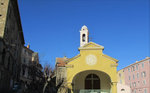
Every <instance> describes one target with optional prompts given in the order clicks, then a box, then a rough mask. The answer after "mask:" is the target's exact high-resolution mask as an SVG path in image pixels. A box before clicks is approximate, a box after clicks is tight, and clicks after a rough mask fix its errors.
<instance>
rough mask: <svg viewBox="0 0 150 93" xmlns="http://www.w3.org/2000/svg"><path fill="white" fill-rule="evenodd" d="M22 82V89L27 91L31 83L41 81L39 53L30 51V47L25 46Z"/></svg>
mask: <svg viewBox="0 0 150 93" xmlns="http://www.w3.org/2000/svg"><path fill="white" fill-rule="evenodd" d="M21 57H22V61H21V73H20V80H21V85H22V89H24V90H25V89H27V86H28V85H30V84H31V82H34V81H39V80H41V76H42V66H41V64H40V63H39V56H38V53H37V52H34V51H32V50H31V49H30V46H29V45H27V47H26V46H23V48H22V54H21Z"/></svg>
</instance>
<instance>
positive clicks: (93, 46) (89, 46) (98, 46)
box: [79, 42, 104, 50]
mask: <svg viewBox="0 0 150 93" xmlns="http://www.w3.org/2000/svg"><path fill="white" fill-rule="evenodd" d="M88 49H90V50H91V49H101V50H103V49H104V47H103V46H101V45H98V44H96V43H94V42H89V43H87V44H85V45H84V46H82V47H79V50H88Z"/></svg>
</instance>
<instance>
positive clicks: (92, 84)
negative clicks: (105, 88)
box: [85, 74, 100, 89]
mask: <svg viewBox="0 0 150 93" xmlns="http://www.w3.org/2000/svg"><path fill="white" fill-rule="evenodd" d="M85 89H100V79H99V77H98V76H97V75H95V74H89V75H88V76H86V78H85Z"/></svg>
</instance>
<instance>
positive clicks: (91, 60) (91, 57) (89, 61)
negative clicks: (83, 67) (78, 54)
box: [86, 54, 97, 65]
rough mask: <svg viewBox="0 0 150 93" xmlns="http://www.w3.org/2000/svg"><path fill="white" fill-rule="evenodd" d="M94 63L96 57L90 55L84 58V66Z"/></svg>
mask: <svg viewBox="0 0 150 93" xmlns="http://www.w3.org/2000/svg"><path fill="white" fill-rule="evenodd" d="M96 62H97V58H96V56H94V55H92V54H90V55H88V56H86V64H88V65H95V64H96Z"/></svg>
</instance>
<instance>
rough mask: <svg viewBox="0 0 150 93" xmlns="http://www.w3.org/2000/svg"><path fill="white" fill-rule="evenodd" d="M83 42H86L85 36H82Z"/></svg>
mask: <svg viewBox="0 0 150 93" xmlns="http://www.w3.org/2000/svg"><path fill="white" fill-rule="evenodd" d="M82 41H83V42H85V34H83V35H82Z"/></svg>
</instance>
